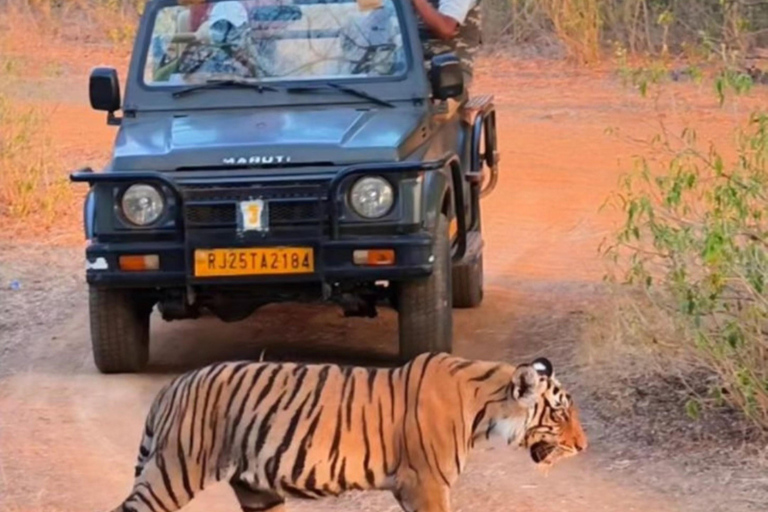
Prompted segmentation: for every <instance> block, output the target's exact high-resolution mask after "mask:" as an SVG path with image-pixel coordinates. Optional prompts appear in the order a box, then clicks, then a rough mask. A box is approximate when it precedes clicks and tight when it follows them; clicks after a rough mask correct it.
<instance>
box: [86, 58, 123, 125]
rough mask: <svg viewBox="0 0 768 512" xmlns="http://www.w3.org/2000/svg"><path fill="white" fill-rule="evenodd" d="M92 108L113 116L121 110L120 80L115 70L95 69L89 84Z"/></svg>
mask: <svg viewBox="0 0 768 512" xmlns="http://www.w3.org/2000/svg"><path fill="white" fill-rule="evenodd" d="M88 95H89V96H90V100H91V108H93V109H94V110H103V111H105V112H109V113H110V114H113V113H114V112H116V111H118V110H120V103H121V101H120V80H119V79H118V78H117V70H115V69H114V68H95V69H94V70H93V71H91V78H90V81H89V83H88Z"/></svg>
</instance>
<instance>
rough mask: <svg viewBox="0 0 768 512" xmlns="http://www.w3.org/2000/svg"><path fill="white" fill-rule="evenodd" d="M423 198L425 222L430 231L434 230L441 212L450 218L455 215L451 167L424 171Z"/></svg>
mask: <svg viewBox="0 0 768 512" xmlns="http://www.w3.org/2000/svg"><path fill="white" fill-rule="evenodd" d="M423 198H424V208H423V210H422V211H423V212H424V224H425V226H426V227H427V229H429V231H434V230H435V229H436V227H437V219H438V215H439V214H441V213H446V214H447V215H448V218H449V219H450V218H451V217H452V216H453V211H452V210H453V181H452V179H451V173H450V169H443V170H441V171H439V172H427V173H424V192H423ZM446 203H447V204H446ZM446 208H447V210H446Z"/></svg>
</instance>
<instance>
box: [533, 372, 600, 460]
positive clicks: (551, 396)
mask: <svg viewBox="0 0 768 512" xmlns="http://www.w3.org/2000/svg"><path fill="white" fill-rule="evenodd" d="M530 366H531V367H532V368H533V369H534V370H535V371H536V373H537V375H538V376H539V382H540V383H541V384H543V389H541V393H536V397H535V402H534V403H533V407H531V408H529V409H528V411H529V415H528V419H527V421H526V427H525V434H524V436H523V439H522V443H521V445H522V446H524V447H525V448H527V449H528V450H529V451H530V454H531V458H532V459H533V461H534V462H535V463H537V464H543V465H547V466H549V465H552V464H554V463H555V462H557V461H558V460H561V459H564V458H568V457H572V456H573V455H576V454H577V453H579V452H581V451H582V450H584V449H586V447H587V436H586V434H585V433H584V430H583V429H582V426H581V422H580V420H579V413H578V411H577V409H576V407H575V405H574V402H573V399H572V398H571V395H570V394H569V393H568V392H567V391H566V390H565V389H564V388H563V386H562V385H561V384H560V382H559V381H558V380H557V378H555V376H554V371H553V368H552V363H550V362H549V360H548V359H546V358H539V359H536V360H535V361H534V362H533V363H532V364H531V365H530Z"/></svg>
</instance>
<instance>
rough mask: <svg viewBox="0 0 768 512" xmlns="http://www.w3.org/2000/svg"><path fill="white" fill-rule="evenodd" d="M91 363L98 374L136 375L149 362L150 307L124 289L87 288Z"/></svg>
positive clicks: (134, 293)
mask: <svg viewBox="0 0 768 512" xmlns="http://www.w3.org/2000/svg"><path fill="white" fill-rule="evenodd" d="M88 299H89V300H88V305H89V309H90V317H91V344H92V349H93V360H94V362H95V363H96V368H98V369H99V371H100V372H101V373H136V372H140V371H141V370H143V369H144V367H145V366H146V365H147V361H148V360H149V315H150V312H151V311H152V309H151V308H148V307H146V304H144V302H143V301H142V300H140V298H138V297H137V296H136V292H135V291H132V290H124V289H108V288H96V287H93V286H92V287H90V290H89V297H88Z"/></svg>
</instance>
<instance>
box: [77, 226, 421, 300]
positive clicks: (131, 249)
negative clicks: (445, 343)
mask: <svg viewBox="0 0 768 512" xmlns="http://www.w3.org/2000/svg"><path fill="white" fill-rule="evenodd" d="M281 245H283V246H288V247H311V248H312V249H313V251H314V260H315V261H314V271H313V272H310V273H303V274H279V275H238V276H231V277H229V276H222V277H197V276H195V275H194V268H193V267H194V264H193V261H194V252H193V251H194V250H195V249H188V248H187V247H186V245H185V244H184V243H182V242H139V243H92V244H91V245H89V246H88V247H87V248H86V259H87V262H88V263H87V266H88V268H87V270H86V280H87V281H88V283H89V284H92V285H99V286H110V287H131V288H140V287H152V288H170V287H174V288H175V287H183V286H187V285H194V286H205V285H227V284H238V285H241V284H269V283H278V282H279V283H288V282H336V281H361V282H367V281H378V280H394V281H396V280H401V279H407V278H412V277H419V276H425V275H429V274H430V273H431V272H432V259H433V258H432V237H431V235H429V234H414V235H407V236H391V237H377V238H365V239H357V240H315V241H311V242H309V243H308V241H307V240H306V239H302V240H292V241H287V240H281ZM269 246H270V245H269V244H265V245H264V247H269ZM237 247H248V248H255V249H258V248H259V246H258V245H254V244H252V243H249V244H248V245H247V246H246V245H243V246H238V245H236V244H228V246H227V248H237ZM207 248H211V249H214V248H219V247H202V246H201V247H197V248H196V249H207ZM366 249H392V250H394V252H395V263H394V264H393V265H388V266H364V265H357V264H355V263H354V261H353V253H354V251H355V250H366ZM134 255H135V256H157V257H158V260H159V268H158V269H157V270H140V271H126V270H121V269H120V263H119V258H120V257H121V256H134Z"/></svg>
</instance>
